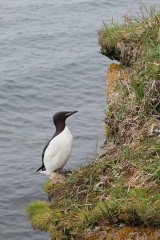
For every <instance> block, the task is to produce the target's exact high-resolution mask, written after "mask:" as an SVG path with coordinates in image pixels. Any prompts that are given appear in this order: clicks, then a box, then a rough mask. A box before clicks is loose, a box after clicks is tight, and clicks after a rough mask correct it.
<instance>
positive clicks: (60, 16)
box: [0, 0, 159, 240]
mask: <svg viewBox="0 0 160 240" xmlns="http://www.w3.org/2000/svg"><path fill="white" fill-rule="evenodd" d="M138 2H139V1H131V0H128V1H127V0H126V1H124V0H115V1H110V0H99V1H91V0H67V1H66V0H54V1H53V0H32V1H28V0H13V1H9V0H0V158H1V159H0V240H29V239H32V240H45V239H46V240H48V239H49V234H46V233H44V232H41V231H37V230H32V228H31V226H30V223H29V221H28V220H27V217H26V213H25V207H26V205H27V204H28V203H30V202H31V201H33V200H34V199H40V200H47V196H46V194H45V193H43V191H42V189H41V184H43V183H44V182H45V181H46V179H47V177H46V176H42V175H40V174H38V173H35V171H36V169H37V168H39V167H40V166H41V153H42V150H43V148H44V146H45V144H46V142H47V141H48V140H49V139H50V138H51V137H52V136H53V134H54V131H55V128H54V125H53V122H52V116H53V114H54V113H55V112H57V111H62V110H77V111H78V113H76V114H75V115H73V116H72V117H70V118H69V119H67V124H68V126H69V128H70V130H71V132H72V134H73V136H74V147H73V152H72V155H71V158H70V160H69V162H68V164H67V165H66V169H72V168H76V167H77V166H80V165H84V164H85V163H86V162H87V161H89V160H90V159H91V158H92V157H93V154H94V152H95V151H97V150H96V149H97V147H96V145H97V141H98V145H99V148H98V151H100V147H101V145H102V144H103V140H104V123H103V118H104V110H105V105H106V96H105V75H106V69H107V66H108V65H109V64H110V63H111V60H109V59H107V58H106V57H104V56H102V55H101V54H100V47H99V45H98V37H97V31H98V29H100V28H101V27H102V26H103V21H104V22H106V23H111V22H112V18H114V20H115V22H119V23H120V22H122V21H123V15H124V14H129V13H130V12H131V13H132V14H136V13H137V12H139V7H138ZM151 2H152V4H156V3H157V4H158V2H159V1H158V0H157V1H150V0H148V1H147V0H143V3H145V4H146V6H147V7H148V6H150V4H151Z"/></svg>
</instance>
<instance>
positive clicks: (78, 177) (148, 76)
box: [27, 7, 160, 239]
mask: <svg viewBox="0 0 160 240" xmlns="http://www.w3.org/2000/svg"><path fill="white" fill-rule="evenodd" d="M159 22H160V13H159V12H158V11H156V10H154V9H153V8H151V10H150V11H148V10H147V9H144V7H143V8H142V15H141V18H140V17H137V18H136V17H133V16H132V17H127V16H125V23H124V24H123V25H120V26H119V25H116V24H112V25H111V26H106V25H105V24H104V28H103V29H101V30H100V31H99V43H100V45H101V52H102V54H105V55H106V56H109V57H110V58H111V59H116V60H119V61H120V62H121V65H120V66H119V67H120V68H119V73H118V77H117V78H116V81H115V82H114V86H113V91H112V92H111V93H110V94H109V95H108V97H107V102H108V103H107V108H106V114H105V124H106V140H105V143H104V146H103V151H102V153H101V155H98V154H96V153H95V155H94V157H93V161H91V162H90V163H88V164H87V165H86V166H83V167H81V168H79V169H77V170H76V171H72V172H70V173H68V177H67V180H66V182H65V183H63V184H62V183H59V184H56V185H52V183H51V182H50V181H48V182H47V183H45V185H44V186H43V189H44V190H45V191H46V192H47V194H48V197H49V203H46V202H43V201H38V200H36V201H34V202H33V203H31V204H30V205H29V206H28V207H27V212H28V216H29V219H30V222H31V225H32V226H33V228H36V229H40V230H44V231H49V232H50V233H51V238H52V239H87V236H88V235H89V234H90V233H91V232H96V231H99V232H100V231H106V233H105V234H107V232H108V231H110V227H112V228H113V227H118V226H119V225H120V224H125V225H132V226H144V227H145V226H146V227H147V226H149V227H150V228H151V227H153V229H154V228H155V229H156V227H158V226H160V185H159V182H160V78H159V76H160V63H159V38H160V36H159ZM82 235H83V236H82ZM95 236H96V235H94V238H90V239H98V238H96V237H95ZM117 236H120V237H122V234H121V232H120V233H119V235H117ZM82 237H83V238H82ZM85 237H86V238H85ZM113 239H114V238H113ZM115 239H119V238H115ZM125 239H127V238H125ZM150 239H151V238H150ZM157 239H158V238H157Z"/></svg>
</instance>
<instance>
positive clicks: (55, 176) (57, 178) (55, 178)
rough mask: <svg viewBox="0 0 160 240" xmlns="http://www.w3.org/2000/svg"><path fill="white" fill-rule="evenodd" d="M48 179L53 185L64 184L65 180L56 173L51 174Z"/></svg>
mask: <svg viewBox="0 0 160 240" xmlns="http://www.w3.org/2000/svg"><path fill="white" fill-rule="evenodd" d="M50 179H51V181H52V183H53V184H55V183H64V182H65V180H66V177H65V176H64V175H62V174H61V173H58V172H53V173H51V174H50Z"/></svg>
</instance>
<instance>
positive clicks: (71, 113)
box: [66, 111, 78, 117]
mask: <svg viewBox="0 0 160 240" xmlns="http://www.w3.org/2000/svg"><path fill="white" fill-rule="evenodd" d="M77 112H78V111H73V112H69V113H67V114H66V117H69V116H71V115H73V114H75V113H77Z"/></svg>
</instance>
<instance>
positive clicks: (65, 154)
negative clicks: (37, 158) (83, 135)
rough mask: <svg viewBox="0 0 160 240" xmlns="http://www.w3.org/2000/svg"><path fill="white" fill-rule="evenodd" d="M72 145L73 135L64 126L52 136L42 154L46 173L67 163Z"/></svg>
mask: <svg viewBox="0 0 160 240" xmlns="http://www.w3.org/2000/svg"><path fill="white" fill-rule="evenodd" d="M72 146H73V137H72V134H71V132H70V131H69V129H68V127H67V126H66V127H65V129H64V130H63V132H61V133H60V134H59V135H57V136H56V137H55V138H53V139H52V140H51V141H50V143H49V145H48V147H47V149H46V151H45V154H44V159H43V160H44V165H45V168H46V172H47V174H49V175H50V174H51V173H52V172H54V171H56V170H59V169H61V168H63V167H64V165H65V164H66V163H67V161H68V159H69V157H70V155H71V151H72Z"/></svg>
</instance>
